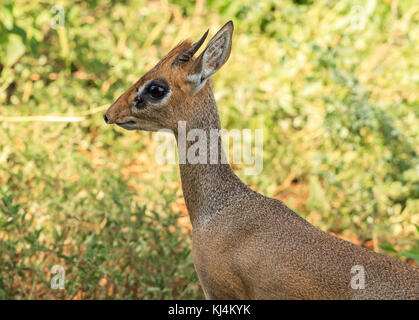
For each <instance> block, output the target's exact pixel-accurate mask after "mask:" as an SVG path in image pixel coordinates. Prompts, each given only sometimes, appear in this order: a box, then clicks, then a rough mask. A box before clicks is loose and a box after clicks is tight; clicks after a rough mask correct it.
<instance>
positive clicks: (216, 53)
mask: <svg viewBox="0 0 419 320" xmlns="http://www.w3.org/2000/svg"><path fill="white" fill-rule="evenodd" d="M233 30H234V26H233V22H232V21H229V22H227V23H226V24H225V25H224V26H223V27H222V28H221V29H220V30H219V31H218V32H217V34H216V35H215V36H214V37H213V38H212V39H211V41H210V42H209V43H208V45H207V47H206V48H205V49H204V51H203V52H202V53H201V54H200V55H199V57H198V58H197V59H196V60H195V61H194V63H193V64H192V66H191V68H190V69H189V72H188V77H187V79H188V81H189V82H191V83H192V84H193V85H194V89H193V91H194V92H197V91H199V90H201V89H202V88H203V87H204V85H205V83H206V81H207V80H208V78H209V77H211V76H212V75H213V74H214V73H215V72H217V71H218V69H220V68H221V67H222V66H223V65H224V63H226V61H227V60H228V58H229V57H230V52H231V39H232V37H233Z"/></svg>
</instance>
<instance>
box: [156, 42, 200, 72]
mask: <svg viewBox="0 0 419 320" xmlns="http://www.w3.org/2000/svg"><path fill="white" fill-rule="evenodd" d="M191 46H192V43H191V42H190V41H188V40H186V41H182V42H181V43H179V44H178V45H177V46H176V47H174V48H173V49H172V50H170V52H169V53H168V54H167V55H166V56H165V57H164V58H163V59H161V60H160V62H159V63H158V64H157V65H156V67H157V66H159V65H163V64H164V65H165V64H171V63H172V62H173V60H175V59H176V58H177V57H178V56H179V55H180V54H182V53H183V52H185V51H186V50H188V49H189V48H190V47H191Z"/></svg>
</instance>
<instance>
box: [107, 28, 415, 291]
mask: <svg viewBox="0 0 419 320" xmlns="http://www.w3.org/2000/svg"><path fill="white" fill-rule="evenodd" d="M207 34H208V31H207V32H206V33H205V34H204V35H203V37H202V38H201V39H200V40H199V41H198V42H196V43H194V44H191V43H190V42H188V41H184V42H182V43H180V44H179V45H178V46H176V47H175V48H174V49H173V50H172V51H170V52H169V54H168V55H167V56H166V57H164V58H163V59H162V60H161V61H160V62H159V63H157V65H156V66H155V67H154V68H153V69H151V70H150V71H149V72H147V73H146V74H145V75H144V76H142V77H141V78H140V79H139V80H138V81H137V82H136V83H134V84H133V85H132V86H131V88H129V89H128V91H126V92H125V93H124V94H123V95H121V96H120V97H119V98H118V99H117V100H116V101H115V102H114V103H113V104H112V105H111V106H110V107H109V109H108V110H107V112H106V113H105V114H104V119H105V121H106V123H108V124H113V123H115V124H117V125H119V126H121V127H122V128H124V129H127V130H145V131H157V130H160V129H170V130H171V131H172V132H173V133H174V134H175V136H176V139H177V141H178V144H179V137H178V122H179V121H184V122H185V123H186V131H187V132H190V130H194V129H200V130H204V132H205V133H207V136H208V137H209V136H210V130H211V129H220V120H219V117H218V111H217V105H216V103H215V99H214V95H213V92H212V80H211V76H212V75H213V74H214V73H215V72H216V71H218V69H220V68H221V67H222V66H223V65H224V63H225V62H226V61H227V60H228V58H229V56H230V51H231V42H232V35H233V23H232V22H231V21H230V22H228V23H226V24H225V25H224V26H223V27H222V28H221V29H220V30H219V31H218V32H217V34H216V35H215V36H214V37H213V38H212V39H211V41H210V42H209V43H208V45H207V46H206V48H205V49H204V50H203V51H202V53H201V54H200V55H199V56H198V57H197V58H194V55H195V53H196V52H197V51H198V49H199V48H200V47H201V45H202V44H203V42H204V41H205V38H206V36H207ZM217 139H218V145H217V150H218V151H219V154H218V156H217V157H218V160H219V161H216V162H215V163H214V162H211V163H210V162H208V163H197V164H193V163H190V162H189V161H188V160H186V163H184V164H180V165H179V166H180V175H181V180H182V189H183V195H184V197H185V202H186V207H187V209H188V213H189V217H190V221H191V223H192V230H193V231H192V234H193V235H192V237H193V248H192V254H193V260H194V264H195V268H196V271H197V273H198V275H199V279H200V282H201V285H202V288H203V290H204V293H205V295H206V297H207V298H208V299H419V271H418V270H417V269H415V268H414V267H412V266H410V265H408V264H406V263H404V262H402V261H399V260H397V259H393V258H390V257H387V256H385V255H381V254H378V253H376V252H373V251H370V250H368V249H365V248H362V247H360V246H356V245H354V244H352V243H350V242H347V241H344V240H342V239H339V238H337V237H334V236H332V235H329V234H328V233H325V232H323V231H321V230H320V229H318V228H316V227H314V226H312V225H311V224H310V223H308V222H307V221H306V220H304V219H303V218H301V217H300V216H298V215H297V214H296V213H294V212H293V211H292V210H290V209H289V208H287V207H286V206H285V205H284V204H283V203H282V202H281V201H279V200H276V199H270V198H267V197H265V196H263V195H262V194H259V193H257V192H255V191H253V190H251V189H250V188H249V187H247V186H246V185H245V184H244V183H243V182H242V181H241V180H240V179H239V178H238V177H237V176H236V175H235V174H234V172H233V171H232V169H231V167H230V165H229V164H228V163H225V162H222V161H221V158H222V157H223V156H225V155H224V154H223V150H222V147H221V138H220V137H219V136H218V137H217ZM192 144H193V141H187V142H186V149H188V148H189V147H191V145H192ZM210 148H211V146H210V139H208V143H207V151H208V152H209V151H210ZM354 271H355V273H354ZM361 272H362V274H360V273H361ZM355 276H363V277H364V278H363V279H362V280H361V279H359V282H358V284H360V283H361V282H362V285H355V286H354V285H353V278H354V277H355Z"/></svg>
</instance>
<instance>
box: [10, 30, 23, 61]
mask: <svg viewBox="0 0 419 320" xmlns="http://www.w3.org/2000/svg"><path fill="white" fill-rule="evenodd" d="M24 53H25V45H24V44H23V41H22V38H21V37H19V36H18V35H16V34H10V35H9V38H8V41H7V45H6V57H5V63H6V66H12V65H14V64H15V63H16V62H17V61H18V60H19V58H20V57H21V56H22V55H23V54H24Z"/></svg>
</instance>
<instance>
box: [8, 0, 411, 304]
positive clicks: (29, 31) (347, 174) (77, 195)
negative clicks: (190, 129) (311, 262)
mask: <svg viewBox="0 0 419 320" xmlns="http://www.w3.org/2000/svg"><path fill="white" fill-rule="evenodd" d="M230 19H232V20H233V21H234V24H235V35H234V38H233V50H232V54H231V57H230V60H229V62H228V63H227V64H226V65H225V66H224V67H223V68H222V69H221V70H220V72H218V73H217V74H216V75H215V76H214V80H215V81H214V83H215V86H214V90H215V96H216V99H217V103H218V107H219V111H220V117H221V122H222V126H223V127H224V128H226V129H229V130H230V129H234V128H237V129H243V128H250V129H252V130H254V129H263V133H264V135H263V137H264V166H263V171H262V173H261V174H259V175H255V176H249V175H244V174H243V168H242V167H241V166H235V171H236V173H237V174H238V175H239V176H240V177H241V178H242V179H243V180H244V181H245V182H246V183H247V184H248V185H250V186H251V187H252V188H254V189H255V190H257V191H259V192H262V193H264V194H265V195H267V196H270V197H274V198H278V199H281V200H282V201H284V202H285V203H286V204H287V205H288V206H289V207H290V208H292V209H293V210H294V211H296V212H297V213H298V214H299V215H301V216H302V217H304V218H306V219H307V220H308V221H310V222H311V223H312V224H314V225H316V226H317V227H319V228H321V229H322V230H324V231H327V232H329V233H332V234H335V235H337V236H339V237H341V238H344V239H347V240H349V241H352V242H353V243H355V244H358V245H361V246H365V247H367V248H370V249H372V250H376V251H378V252H382V253H385V254H387V255H390V256H394V257H397V258H399V259H402V260H405V261H407V262H408V263H410V264H412V265H416V266H418V265H419V262H418V261H419V249H418V243H419V240H418V239H419V161H418V152H419V120H418V117H419V73H418V70H419V4H418V2H417V1H415V0H403V1H397V0H386V1H373V0H368V1H349V0H344V1H332V0H319V1H302V0H300V1H296V0H294V1H291V0H283V1H277V0H267V1H259V0H244V1H224V0H206V1H205V0H199V1H196V2H195V1H188V0H176V1H144V0H140V1H138V0H137V1H109V0H101V1H76V2H73V1H64V0H63V1H54V2H53V1H29V0H28V1H24V0H19V1H11V0H2V1H1V4H0V299H28V298H30V299H116V298H123V299H163V298H164V299H171V298H175V299H187V298H189V299H202V298H204V295H203V293H202V290H201V288H200V286H199V282H198V278H197V276H196V274H195V271H194V268H193V264H192V258H191V254H190V248H191V227H190V223H189V218H188V216H187V212H186V208H185V204H184V201H183V197H182V192H181V184H180V177H179V173H178V167H177V166H176V165H158V164H157V162H156V159H155V156H154V155H155V149H156V147H157V146H158V142H157V141H156V139H155V137H154V134H152V133H146V132H128V131H124V130H123V129H121V128H118V127H116V126H107V125H105V123H104V121H103V119H102V113H103V111H104V110H105V109H106V108H107V107H108V106H109V105H110V104H111V103H112V102H113V101H114V100H115V99H116V98H118V96H119V95H120V94H122V93H123V92H124V91H125V90H126V89H127V88H128V87H129V86H131V85H132V84H133V83H134V82H135V81H136V80H137V79H138V78H140V76H141V75H142V74H143V73H144V72H146V71H147V70H149V69H150V68H151V67H152V66H153V65H154V64H155V63H157V62H158V61H159V59H160V58H162V57H163V56H164V55H165V54H166V53H167V52H168V51H169V50H170V49H171V48H172V47H173V46H175V45H176V44H177V43H178V42H179V41H181V40H184V39H186V38H190V39H191V40H197V39H199V38H200V36H201V35H202V34H203V32H205V30H206V29H207V28H209V29H210V36H211V35H214V33H215V32H216V31H217V30H218V29H219V28H220V27H221V26H222V25H223V24H224V23H225V22H226V21H228V20H230ZM61 117H67V118H61ZM57 120H59V121H57ZM53 265H61V266H63V268H64V270H65V289H64V290H52V289H51V287H50V279H51V276H52V275H51V267H52V266H53Z"/></svg>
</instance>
